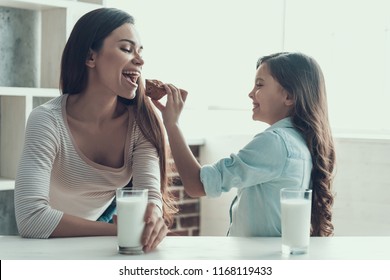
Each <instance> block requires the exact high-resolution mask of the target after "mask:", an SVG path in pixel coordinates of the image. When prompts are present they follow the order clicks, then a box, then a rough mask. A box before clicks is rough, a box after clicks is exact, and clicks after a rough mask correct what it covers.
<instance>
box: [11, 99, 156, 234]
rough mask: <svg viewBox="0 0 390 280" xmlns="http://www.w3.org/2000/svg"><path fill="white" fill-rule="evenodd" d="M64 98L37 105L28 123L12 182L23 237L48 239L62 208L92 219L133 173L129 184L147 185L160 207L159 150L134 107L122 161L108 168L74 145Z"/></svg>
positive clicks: (58, 219)
mask: <svg viewBox="0 0 390 280" xmlns="http://www.w3.org/2000/svg"><path fill="white" fill-rule="evenodd" d="M67 97H68V95H67V94H65V95H61V96H60V97H57V98H54V99H52V100H51V101H49V102H47V103H45V104H43V105H41V106H39V107H37V108H35V109H34V110H33V111H32V112H31V114H30V116H29V119H28V122H27V127H26V136H25V143H24V148H23V152H22V156H21V160H20V162H19V168H18V172H17V176H16V182H15V213H16V221H17V225H18V229H19V233H20V235H21V236H24V237H31V238H48V237H49V236H50V235H51V233H52V232H53V230H54V229H55V228H56V227H57V225H58V223H59V222H60V220H61V218H62V215H63V213H67V214H70V215H74V216H78V217H82V218H85V219H88V220H96V219H97V218H98V217H100V215H101V214H102V213H103V212H104V210H105V209H106V208H107V207H108V205H109V204H110V203H111V202H112V200H113V198H114V195H115V190H116V189H117V188H119V187H123V186H125V185H126V184H127V183H128V182H129V181H130V179H131V177H133V186H134V187H135V188H136V187H137V186H140V187H142V188H148V189H149V201H151V202H153V203H155V204H156V205H157V206H159V207H160V209H161V208H162V198H161V193H160V168H159V159H158V155H157V151H156V149H155V147H154V146H153V145H152V144H151V143H150V142H149V141H148V140H146V139H145V137H144V135H143V134H142V132H141V131H140V129H139V127H138V125H137V124H136V122H135V121H134V113H133V110H132V108H131V107H129V114H130V118H129V120H130V121H129V129H128V134H127V139H126V147H127V149H126V150H125V155H124V158H125V164H124V166H122V167H120V168H112V167H108V166H103V165H100V164H97V163H95V162H93V161H91V160H89V159H88V158H87V157H86V156H85V155H83V154H82V152H81V151H80V150H79V149H78V148H77V146H76V145H75V142H74V140H73V138H72V135H71V133H70V131H69V126H68V123H67V117H66V110H65V105H66V100H67ZM132 115H133V117H131V116H132Z"/></svg>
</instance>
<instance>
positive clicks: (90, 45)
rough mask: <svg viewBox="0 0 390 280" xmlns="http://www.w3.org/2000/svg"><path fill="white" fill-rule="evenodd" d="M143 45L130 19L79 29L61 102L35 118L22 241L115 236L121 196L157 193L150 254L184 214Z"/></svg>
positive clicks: (21, 187) (24, 168) (103, 18)
mask: <svg viewBox="0 0 390 280" xmlns="http://www.w3.org/2000/svg"><path fill="white" fill-rule="evenodd" d="M142 49H143V47H142V45H141V41H140V38H139V35H138V33H137V31H136V29H135V27H134V19H133V17H132V16H130V15H129V14H127V13H125V12H123V11H120V10H117V9H113V8H102V9H97V10H94V11H92V12H89V13H87V14H85V15H84V16H83V17H81V18H80V19H79V20H78V22H77V23H76V25H75V26H74V28H73V31H72V33H71V35H70V37H69V40H68V42H67V44H66V46H65V49H64V51H63V56H62V63H61V85H60V86H61V91H62V95H61V96H60V97H58V98H55V99H53V100H51V101H49V102H47V103H46V104H43V105H41V106H39V107H37V108H35V109H34V111H33V112H32V113H31V115H30V117H29V120H28V123H27V127H26V138H25V145H24V150H23V154H22V157H21V161H20V166H19V169H18V174H17V178H16V186H15V210H16V219H17V224H18V228H19V232H20V234H21V236H23V237H32V238H48V237H60V236H88V235H116V230H117V229H116V225H115V223H107V222H103V221H105V220H106V221H109V220H112V216H113V212H114V211H113V209H115V205H114V202H115V190H116V189H117V188H120V187H124V186H126V185H128V184H129V182H130V181H131V182H132V185H133V187H134V188H137V187H142V188H148V189H149V205H148V208H147V213H146V216H145V221H146V223H147V224H146V227H145V230H144V235H143V244H144V245H145V250H150V249H153V248H155V247H156V246H157V244H158V243H159V242H160V241H161V240H162V239H163V238H164V237H165V235H166V234H167V231H168V228H167V225H168V224H169V223H170V222H171V219H172V214H173V213H174V212H175V211H176V209H175V207H174V206H173V204H172V202H171V196H170V194H169V191H168V188H167V181H168V180H167V162H166V146H165V145H166V142H165V139H164V132H163V126H162V124H161V122H160V121H159V118H158V116H157V115H156V113H155V112H154V108H153V106H152V105H151V103H150V100H149V99H148V98H147V97H145V94H144V91H145V90H144V86H143V83H142V78H141V71H142V66H143V64H144V60H143V59H142Z"/></svg>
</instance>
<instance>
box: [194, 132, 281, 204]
mask: <svg viewBox="0 0 390 280" xmlns="http://www.w3.org/2000/svg"><path fill="white" fill-rule="evenodd" d="M286 160H287V149H286V145H285V142H284V140H283V139H282V138H281V137H280V136H279V135H278V134H276V133H274V132H273V131H266V132H263V133H260V134H258V135H256V136H255V137H254V139H253V140H252V141H251V142H249V143H248V144H247V145H246V146H245V147H244V148H242V149H241V150H240V151H239V152H238V153H237V154H231V155H230V157H228V158H223V159H221V160H219V161H217V162H216V163H214V164H212V165H204V166H203V167H202V168H201V171H200V179H201V181H202V183H203V186H204V188H205V192H206V195H207V196H209V197H217V196H220V195H221V193H222V192H228V191H230V190H231V189H232V188H245V187H250V186H254V185H257V184H261V183H264V182H267V181H270V180H272V179H274V178H277V177H279V176H280V174H281V173H282V171H283V168H284V166H285V164H286Z"/></svg>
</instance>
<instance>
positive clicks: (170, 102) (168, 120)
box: [152, 84, 188, 126]
mask: <svg viewBox="0 0 390 280" xmlns="http://www.w3.org/2000/svg"><path fill="white" fill-rule="evenodd" d="M164 88H165V90H166V92H167V103H166V105H165V106H164V105H163V104H161V102H160V101H158V100H153V99H152V102H153V104H154V105H155V106H156V107H157V108H158V109H159V110H160V111H161V114H162V118H163V121H164V125H165V126H169V125H175V124H177V123H178V122H179V117H180V114H181V112H182V110H183V107H184V103H185V100H186V98H187V95H188V92H187V91H185V90H183V89H179V88H177V87H175V86H174V85H172V84H164Z"/></svg>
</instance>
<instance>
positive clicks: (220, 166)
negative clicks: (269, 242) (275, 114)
mask: <svg viewBox="0 0 390 280" xmlns="http://www.w3.org/2000/svg"><path fill="white" fill-rule="evenodd" d="M311 170H312V161H311V155H310V152H309V150H308V147H307V145H306V142H305V140H304V139H303V137H302V135H301V134H300V133H299V132H298V131H297V130H296V129H295V128H294V127H293V125H292V122H291V119H290V118H285V119H282V120H280V121H278V122H276V123H275V124H273V125H272V126H270V127H269V128H267V129H266V130H265V131H264V132H262V133H260V134H257V135H256V136H255V137H254V138H253V140H252V141H251V142H250V143H248V144H247V145H246V146H245V147H244V148H243V149H241V150H240V151H239V152H238V154H231V155H230V157H229V158H224V159H221V160H219V161H218V162H216V163H215V164H213V165H204V166H203V167H202V169H201V172H200V177H201V181H202V183H203V185H204V188H205V192H206V195H207V196H208V197H218V196H220V195H221V193H222V192H228V191H230V189H231V188H237V189H238V190H237V196H236V198H235V199H234V200H233V202H232V206H231V209H230V221H231V223H230V228H229V232H228V235H231V236H280V235H281V222H280V201H279V192H280V189H282V188H285V187H290V188H303V189H307V188H309V185H310V175H311Z"/></svg>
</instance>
